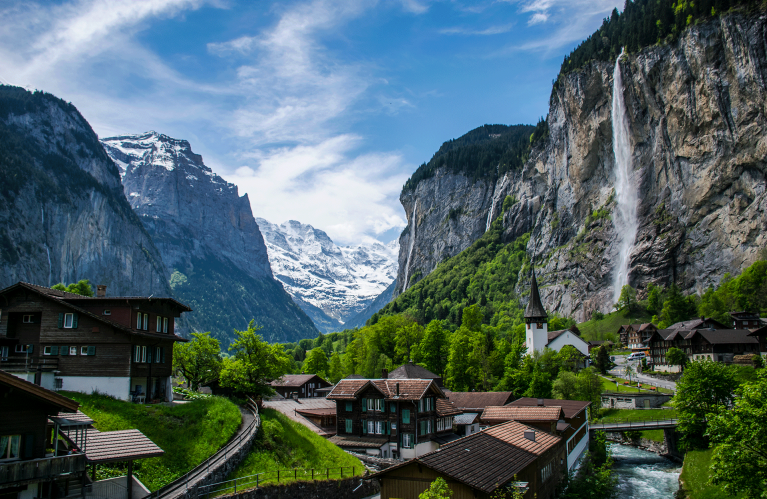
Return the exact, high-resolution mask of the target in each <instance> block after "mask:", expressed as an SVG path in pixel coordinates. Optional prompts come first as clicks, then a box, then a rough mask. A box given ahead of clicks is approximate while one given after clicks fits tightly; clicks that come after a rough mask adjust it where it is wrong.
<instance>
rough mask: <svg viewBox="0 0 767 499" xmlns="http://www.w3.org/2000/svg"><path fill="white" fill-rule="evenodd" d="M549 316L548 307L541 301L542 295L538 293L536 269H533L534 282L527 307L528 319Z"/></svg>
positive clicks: (526, 314) (526, 315)
mask: <svg viewBox="0 0 767 499" xmlns="http://www.w3.org/2000/svg"><path fill="white" fill-rule="evenodd" d="M546 317H547V314H546V309H545V308H543V303H541V295H540V293H538V281H537V280H536V278H535V269H533V282H532V284H531V285H530V301H529V302H527V307H526V308H525V318H526V319H545V318H546Z"/></svg>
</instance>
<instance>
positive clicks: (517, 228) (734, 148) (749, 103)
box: [395, 12, 767, 321]
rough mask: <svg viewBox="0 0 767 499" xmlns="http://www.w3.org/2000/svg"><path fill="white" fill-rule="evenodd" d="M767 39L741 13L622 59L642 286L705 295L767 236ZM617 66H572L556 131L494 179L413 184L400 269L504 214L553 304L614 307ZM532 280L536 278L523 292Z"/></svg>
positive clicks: (420, 273) (447, 175)
mask: <svg viewBox="0 0 767 499" xmlns="http://www.w3.org/2000/svg"><path fill="white" fill-rule="evenodd" d="M765 38H767V20H766V19H765V17H764V16H761V15H752V16H746V15H743V14H740V13H737V12H736V13H730V14H724V15H722V16H720V17H718V18H715V19H712V20H709V21H707V22H704V23H701V24H698V25H693V26H690V27H689V28H688V29H687V30H685V31H684V32H683V33H682V34H681V35H680V36H679V38H678V39H677V40H675V41H673V42H672V43H668V44H662V45H655V46H650V47H647V48H644V49H641V50H640V51H638V52H637V53H629V54H626V55H625V56H624V58H623V59H621V61H620V71H621V73H622V77H623V93H624V95H623V96H624V99H625V105H626V115H627V120H628V142H629V145H630V150H631V157H630V159H631V164H632V167H633V168H632V170H633V173H632V174H633V179H634V182H633V183H634V186H635V188H636V189H637V191H638V200H639V203H638V205H637V224H638V228H637V232H636V237H635V242H634V245H633V249H632V250H631V252H630V254H629V256H628V262H627V268H628V283H629V284H630V285H631V286H633V287H635V288H638V289H639V292H640V295H641V294H642V292H643V290H644V289H645V288H646V286H647V284H649V283H650V282H653V283H656V284H663V285H665V286H668V285H671V284H672V283H674V284H676V285H677V286H679V287H680V289H682V290H683V291H684V292H702V291H703V290H705V289H706V288H707V287H708V286H710V285H716V284H717V283H718V282H719V280H720V279H721V278H722V276H723V275H724V274H725V273H727V272H730V273H737V272H739V271H740V270H741V269H742V268H744V267H746V266H748V265H749V264H750V263H752V262H753V261H754V260H755V259H756V258H757V255H758V253H759V251H760V250H761V249H762V248H763V247H764V245H765V236H764V233H765V229H767V219H766V218H765V213H764V211H765V208H766V201H765V195H766V194H765V190H766V188H767V183H766V182H765V171H766V170H765V168H766V166H767V165H765V153H767V132H766V130H765V125H766V123H765V114H764V108H765V99H766V98H767V56H766V54H767V44H766V43H765ZM614 69H615V68H614V60H613V62H604V61H591V62H589V63H587V64H586V65H585V66H584V67H583V68H581V69H578V70H574V71H572V72H568V73H564V74H560V75H559V77H558V79H557V80H556V81H555V83H554V88H553V90H552V93H551V99H550V108H549V113H548V117H547V125H548V132H547V134H546V136H545V137H543V138H542V139H540V140H538V141H536V142H535V143H534V144H533V147H532V150H531V151H530V155H529V158H527V160H526V161H525V163H524V165H523V167H522V168H519V169H513V170H510V171H508V172H507V173H505V174H503V175H495V176H494V175H486V176H484V177H480V178H475V177H472V176H469V175H465V174H462V173H461V172H456V171H454V170H451V169H448V168H442V169H439V170H437V171H436V172H434V174H433V175H432V176H430V177H427V178H422V179H419V180H418V181H417V182H413V183H414V184H415V185H412V184H411V185H408V184H406V187H405V188H404V189H403V191H402V194H401V196H400V200H401V202H402V205H403V207H404V210H405V213H406V214H407V216H408V226H407V228H406V229H405V231H403V233H402V235H401V237H400V255H399V263H400V268H399V271H398V280H399V281H402V280H404V278H405V275H406V274H407V275H408V276H409V277H408V279H409V281H410V282H409V283H408V284H412V283H413V282H416V281H417V280H419V279H421V278H423V277H424V276H426V275H428V273H429V272H431V271H432V270H433V269H434V268H435V267H436V266H437V265H438V264H439V263H440V262H441V261H443V260H445V259H446V258H449V257H452V256H454V255H456V254H458V253H459V252H461V251H462V250H463V249H465V248H467V247H468V246H469V245H471V243H472V242H474V241H475V240H476V239H477V238H478V237H479V236H481V235H482V234H483V233H484V232H485V230H486V229H487V227H488V223H487V222H488V219H494V218H497V217H499V216H502V217H503V224H504V237H505V240H507V241H512V240H514V239H516V238H517V237H518V236H520V235H521V234H524V233H527V232H530V233H531V238H530V241H529V243H528V247H527V250H528V254H529V255H530V256H532V257H533V258H534V261H535V265H536V272H537V274H538V278H539V283H540V284H541V295H542V299H543V301H544V304H545V305H546V307H547V309H548V310H549V311H550V312H555V313H558V314H560V315H564V316H572V317H573V318H574V319H576V320H577V321H583V320H587V319H588V318H589V317H590V314H591V313H592V312H593V311H595V310H599V311H602V312H608V311H610V310H611V309H612V305H613V303H614V275H615V269H616V262H617V261H618V250H619V243H618V241H619V237H618V231H616V230H615V226H614V222H613V219H614V217H615V212H616V203H617V200H616V192H615V183H616V179H615V174H614V170H615V155H614V147H613V138H612V137H613V125H612V118H611V113H612V107H613V106H612V101H613V91H612V89H613V74H614ZM487 140H496V139H494V138H492V137H488V139H487ZM507 197H508V199H509V200H510V203H509V204H510V206H509V205H508V204H507V205H506V207H505V208H504V204H505V203H504V202H503V200H505V199H507ZM499 200H501V201H500V202H499ZM416 203H417V204H418V209H417V210H415V206H416ZM414 213H415V220H413V219H412V218H413V214H414ZM413 233H414V234H415V237H414V240H413V241H411V240H410V237H411V235H412V234H413ZM411 243H412V244H413V251H412V254H410V252H409V251H406V250H407V249H409V248H410V245H411ZM408 260H409V261H410V263H409V265H408ZM404 287H406V285H402V287H399V288H398V289H396V290H395V296H396V295H397V294H400V293H401V292H402V289H403V288H404ZM528 287H529V275H521V276H520V279H519V283H518V284H517V294H518V295H519V296H524V290H526V289H527V288H528Z"/></svg>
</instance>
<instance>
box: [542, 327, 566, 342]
mask: <svg viewBox="0 0 767 499" xmlns="http://www.w3.org/2000/svg"><path fill="white" fill-rule="evenodd" d="M565 331H569V329H560V330H559V331H549V332H548V333H547V336H548V340H549V341H548V342H549V343H551V342H552V341H554V340H556V339H557V338H559V337H560V336H562V333H564V332H565Z"/></svg>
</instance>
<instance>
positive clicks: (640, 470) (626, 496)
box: [610, 444, 681, 499]
mask: <svg viewBox="0 0 767 499" xmlns="http://www.w3.org/2000/svg"><path fill="white" fill-rule="evenodd" d="M610 449H611V450H612V453H613V460H614V461H615V464H613V471H614V473H615V476H616V477H617V478H618V496H617V497H618V499H636V498H639V497H641V498H642V499H673V497H674V494H676V491H677V490H678V489H679V473H680V472H681V467H680V465H679V464H676V463H674V462H673V461H671V460H670V459H666V458H665V457H662V456H659V455H657V454H655V453H654V452H649V451H646V450H642V449H637V448H635V447H631V446H628V445H617V444H614V445H611V446H610Z"/></svg>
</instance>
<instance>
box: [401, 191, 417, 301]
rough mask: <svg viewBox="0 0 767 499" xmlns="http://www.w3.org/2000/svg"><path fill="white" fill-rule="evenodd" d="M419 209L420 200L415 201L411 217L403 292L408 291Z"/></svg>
mask: <svg viewBox="0 0 767 499" xmlns="http://www.w3.org/2000/svg"><path fill="white" fill-rule="evenodd" d="M417 209H418V199H416V200H415V205H414V206H413V213H412V214H411V215H410V249H408V251H407V263H406V264H405V282H403V283H402V292H403V293H404V292H405V290H406V289H407V274H408V271H409V270H410V257H412V256H413V246H415V213H416V210H417Z"/></svg>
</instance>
